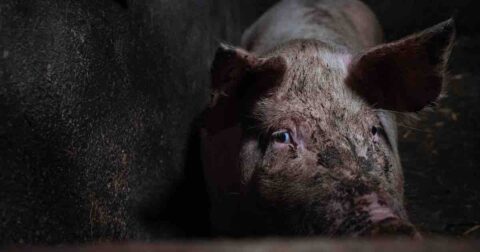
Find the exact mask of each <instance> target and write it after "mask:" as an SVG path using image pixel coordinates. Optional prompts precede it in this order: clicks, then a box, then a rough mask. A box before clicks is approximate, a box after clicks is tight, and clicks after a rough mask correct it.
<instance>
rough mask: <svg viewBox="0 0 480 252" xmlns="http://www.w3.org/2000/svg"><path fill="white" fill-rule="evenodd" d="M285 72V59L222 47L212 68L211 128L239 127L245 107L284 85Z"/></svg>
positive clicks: (218, 50)
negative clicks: (282, 81) (281, 83)
mask: <svg viewBox="0 0 480 252" xmlns="http://www.w3.org/2000/svg"><path fill="white" fill-rule="evenodd" d="M285 69H286V63H285V61H284V59H283V58H280V57H273V58H268V59H266V58H259V57H257V56H255V55H254V54H251V53H249V52H247V51H245V50H243V49H240V48H234V47H229V46H226V45H221V46H220V47H219V48H218V49H217V52H216V53H215V59H214V61H213V64H212V69H211V78H212V87H211V88H212V100H211V103H210V108H209V110H208V111H207V114H206V116H207V122H206V123H207V125H206V126H207V128H209V129H210V131H218V130H221V129H225V128H228V127H231V126H233V125H235V124H237V123H238V122H239V117H240V113H242V112H243V111H244V110H245V107H248V105H250V104H251V103H252V102H253V101H255V100H256V99H258V98H259V97H261V96H265V95H268V94H269V92H270V91H271V90H272V89H273V88H274V87H276V86H277V85H278V84H279V83H280V82H281V78H283V75H284V72H285Z"/></svg>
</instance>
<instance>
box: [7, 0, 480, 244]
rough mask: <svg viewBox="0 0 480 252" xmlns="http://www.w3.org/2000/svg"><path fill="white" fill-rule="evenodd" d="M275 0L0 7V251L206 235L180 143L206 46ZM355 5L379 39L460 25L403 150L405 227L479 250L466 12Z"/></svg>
mask: <svg viewBox="0 0 480 252" xmlns="http://www.w3.org/2000/svg"><path fill="white" fill-rule="evenodd" d="M273 2H275V1H273V0H263V1H255V0H242V1H236V0H202V1H197V0H184V1H177V0H148V1H133V0H124V1H110V0H103V1H74V0H66V1H57V0H37V1H26V0H4V1H1V2H0V187H1V189H0V230H1V232H0V244H13V243H34V244H57V243H67V242H88V241H98V240H100V241H110V240H126V239H135V240H155V239H160V238H169V237H185V236H186V237H191V236H201V235H206V234H207V231H208V230H206V229H205V224H206V215H205V214H206V212H205V211H204V210H203V209H205V208H204V207H205V201H204V200H201V199H202V190H201V189H198V188H201V185H199V184H196V183H200V182H201V181H200V182H198V181H197V182H195V181H189V180H187V179H185V178H186V177H187V178H189V177H197V178H198V177H199V174H198V167H196V166H195V164H196V163H195V159H191V158H190V159H187V158H186V157H187V156H188V155H187V154H188V153H187V143H188V142H189V134H190V133H189V132H190V130H191V127H192V122H193V120H194V118H195V117H196V116H197V115H198V114H199V113H200V112H201V110H202V108H203V106H204V105H205V104H206V103H207V100H208V97H209V91H208V78H209V75H208V74H209V65H210V62H211V60H212V57H213V52H214V50H215V48H216V46H217V44H218V43H219V42H230V43H233V44H238V42H239V39H240V35H241V33H242V31H243V30H244V29H245V28H246V27H247V26H248V25H249V24H250V23H251V22H253V21H254V20H255V19H256V18H257V17H258V16H259V15H260V14H261V13H262V12H263V11H264V10H266V9H267V8H268V7H269V6H270V5H271V4H272V3H273ZM366 2H367V3H368V4H369V5H370V6H371V7H372V8H373V10H374V11H375V12H376V13H377V15H378V16H379V18H380V21H381V23H382V25H383V26H384V28H385V33H386V34H387V36H386V37H387V39H388V40H392V39H395V38H399V37H400V36H403V35H406V34H408V33H411V32H413V31H419V30H421V29H423V28H425V27H427V26H429V25H433V24H435V23H437V22H440V21H442V20H445V19H447V18H448V17H450V16H452V15H454V14H455V15H456V16H457V21H458V28H459V39H458V45H457V47H456V49H455V51H454V54H453V60H452V64H451V66H452V67H451V72H452V81H451V85H450V96H449V97H448V98H447V99H445V100H444V102H442V103H441V107H440V111H439V112H437V113H432V114H430V115H429V116H428V118H427V120H424V121H423V122H422V124H420V125H418V126H416V128H418V129H409V128H405V129H403V132H402V133H401V135H400V137H401V139H402V141H401V146H400V150H401V154H402V157H403V166H404V169H405V174H406V183H407V185H406V196H407V200H408V203H409V205H408V206H409V208H410V216H411V218H412V220H413V221H414V223H416V224H418V225H419V226H420V227H421V228H422V229H423V230H424V231H427V232H434V233H442V234H451V235H461V236H467V237H478V236H479V233H480V232H479V230H480V228H479V226H478V225H479V224H480V210H479V209H480V183H478V178H479V177H480V174H479V171H480V170H479V169H478V161H479V160H478V159H479V157H480V155H479V154H480V153H479V150H480V148H479V147H480V146H478V143H479V142H480V141H478V140H480V139H479V138H480V134H479V133H478V128H479V119H478V118H479V116H478V115H479V113H480V111H479V108H480V106H479V105H480V104H479V102H480V99H479V95H480V90H479V86H478V82H479V81H480V76H479V75H478V72H479V70H480V69H479V67H478V66H480V64H479V63H480V62H479V59H480V58H479V56H478V55H479V53H480V47H479V41H480V34H479V33H478V31H477V27H478V24H480V16H479V15H477V14H476V11H477V10H478V8H476V6H474V2H475V1H473V0H471V1H468V0H459V1H449V0H440V1H434V2H433V1H428V0H424V1H414V0H408V1H383V0H368V1H366ZM192 142H193V143H194V142H195V141H194V139H193V140H192ZM186 160H188V161H189V162H186ZM190 164H193V166H191V165H190ZM185 166H187V167H188V168H187V169H185V168H184V167H185ZM195 168H197V169H195Z"/></svg>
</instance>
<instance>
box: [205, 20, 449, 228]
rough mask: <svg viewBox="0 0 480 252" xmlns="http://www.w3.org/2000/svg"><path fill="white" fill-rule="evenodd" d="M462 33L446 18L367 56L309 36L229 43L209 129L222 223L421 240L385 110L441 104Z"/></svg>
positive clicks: (208, 163)
mask: <svg viewBox="0 0 480 252" xmlns="http://www.w3.org/2000/svg"><path fill="white" fill-rule="evenodd" d="M453 36H454V30H453V24H452V22H451V21H448V22H445V23H442V24H440V25H437V26H435V27H433V28H430V29H428V30H426V31H424V32H422V33H419V34H416V35H413V36H410V37H407V38H405V39H402V40H400V41H397V42H393V43H390V44H384V45H380V46H378V47H375V48H373V49H370V50H368V51H366V52H363V53H361V54H359V55H352V54H351V53H349V52H348V51H347V50H343V49H339V48H332V47H331V46H329V45H327V44H324V43H322V42H319V41H307V40H305V41H294V42H291V43H290V44H287V45H284V46H282V47H280V48H278V49H276V50H274V51H272V52H271V53H270V54H268V55H263V56H262V57H258V56H255V55H253V54H251V53H248V52H246V51H243V50H242V49H238V48H231V47H227V46H222V47H220V48H219V50H218V51H217V54H216V58H215V62H214V65H213V68H212V83H213V85H212V88H213V92H214V95H213V101H212V107H211V108H210V109H209V110H208V111H207V113H206V120H205V128H204V134H203V138H204V140H203V145H204V161H205V176H206V178H207V182H208V184H209V189H210V195H211V198H212V219H213V222H214V227H215V226H219V227H220V228H219V229H220V230H224V231H225V230H228V229H234V230H235V231H234V232H233V233H245V234H280V235H304V234H307V235H308V234H322V235H328V236H331V235H352V236H360V235H383V234H402V235H409V236H418V234H417V232H416V231H415V229H414V227H413V226H412V225H411V224H410V223H409V221H408V218H407V216H406V213H405V210H404V207H403V177H402V170H401V165H400V161H399V157H398V153H397V143H396V126H395V125H396V124H395V117H394V115H393V113H391V112H388V111H397V112H399V113H410V112H417V111H419V110H422V109H423V108H424V107H426V106H428V105H430V104H432V103H433V102H435V101H436V100H437V98H438V97H439V96H440V94H441V92H442V88H443V82H444V77H445V76H444V75H445V65H446V60H447V57H448V54H449V52H450V47H451V44H452V41H453ZM225 212H229V213H225ZM214 216H220V217H218V218H216V217H214ZM222 217H223V220H222ZM216 219H217V224H215V221H216ZM227 219H228V220H227ZM220 222H221V223H223V227H221V226H222V224H218V223H220Z"/></svg>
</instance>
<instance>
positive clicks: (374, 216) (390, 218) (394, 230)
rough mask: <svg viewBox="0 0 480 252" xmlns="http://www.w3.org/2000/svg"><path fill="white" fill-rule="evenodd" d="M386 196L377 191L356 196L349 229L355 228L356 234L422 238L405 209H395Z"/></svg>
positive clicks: (354, 233) (354, 232)
mask: <svg viewBox="0 0 480 252" xmlns="http://www.w3.org/2000/svg"><path fill="white" fill-rule="evenodd" d="M385 198H386V197H382V196H379V195H378V194H377V193H371V194H368V195H364V196H361V197H358V198H356V199H355V201H354V217H353V220H352V218H348V219H349V220H348V221H347V223H348V224H347V226H348V225H351V226H350V227H347V229H348V230H354V231H353V235H354V236H362V237H387V236H404V237H410V238H413V239H421V235H420V233H419V232H418V231H417V230H416V229H415V227H414V226H413V225H412V224H411V223H410V222H409V221H408V220H407V218H406V216H405V214H404V210H403V209H395V208H394V207H392V206H391V204H389V203H388V202H389V201H387V200H385ZM344 224H345V223H344ZM343 228H345V226H344V227H343Z"/></svg>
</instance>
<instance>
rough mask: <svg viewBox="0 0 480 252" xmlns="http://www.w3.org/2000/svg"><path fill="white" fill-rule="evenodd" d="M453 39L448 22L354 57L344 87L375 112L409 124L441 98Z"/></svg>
mask: <svg viewBox="0 0 480 252" xmlns="http://www.w3.org/2000/svg"><path fill="white" fill-rule="evenodd" d="M454 39H455V25H454V21H453V19H449V20H447V21H445V22H442V23H440V24H438V25H435V26H433V27H431V28H429V29H426V30H424V31H422V32H419V33H417V34H414V35H411V36H408V37H406V38H404V39H401V40H399V41H395V42H391V43H387V44H383V45H379V46H377V47H374V48H372V49H370V50H368V51H367V52H365V53H362V54H360V55H359V56H358V57H356V58H355V59H354V60H353V62H352V64H351V65H350V70H349V75H348V77H347V78H346V84H347V85H348V86H349V87H350V88H352V90H354V91H355V92H356V93H357V94H358V95H360V96H361V97H363V98H364V99H365V100H366V101H367V102H368V103H370V104H371V105H372V106H373V107H374V108H375V109H380V110H385V111H391V112H394V113H395V114H396V115H400V116H398V118H399V120H401V121H404V122H406V123H410V122H413V121H415V120H416V118H419V116H420V115H421V114H423V113H424V112H426V111H429V110H432V108H433V107H435V106H436V104H437V102H438V101H439V99H441V98H443V97H445V95H446V87H447V82H448V81H449V80H450V78H449V77H448V70H447V63H448V59H449V57H450V54H451V51H452V47H453V45H454V43H453V42H454Z"/></svg>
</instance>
